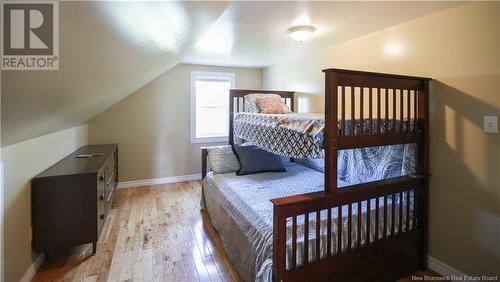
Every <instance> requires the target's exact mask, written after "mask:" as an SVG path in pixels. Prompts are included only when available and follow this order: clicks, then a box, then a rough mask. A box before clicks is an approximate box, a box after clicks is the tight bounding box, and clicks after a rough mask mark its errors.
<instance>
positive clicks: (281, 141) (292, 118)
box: [233, 112, 414, 159]
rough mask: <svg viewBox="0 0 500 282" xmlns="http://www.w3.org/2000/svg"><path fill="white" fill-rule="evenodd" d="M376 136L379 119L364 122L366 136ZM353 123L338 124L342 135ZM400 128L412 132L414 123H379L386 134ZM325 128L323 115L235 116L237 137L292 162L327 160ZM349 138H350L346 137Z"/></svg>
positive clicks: (359, 126) (356, 127)
mask: <svg viewBox="0 0 500 282" xmlns="http://www.w3.org/2000/svg"><path fill="white" fill-rule="evenodd" d="M370 123H371V126H372V129H373V130H372V132H377V128H378V126H379V125H378V123H379V121H378V119H372V120H371V121H370V120H369V119H365V120H364V121H363V132H365V133H367V132H370V130H369V129H370ZM354 124H355V128H354V132H355V134H356V135H359V133H360V129H361V120H359V119H356V120H355V121H354ZM351 125H352V122H351V120H346V121H345V126H342V124H341V122H339V123H338V126H337V127H338V132H339V134H340V133H341V132H342V130H345V132H346V133H349V132H351ZM401 126H403V127H404V126H409V127H410V130H412V129H413V126H414V123H413V121H410V122H408V123H406V122H401V121H400V120H396V124H393V121H392V120H388V121H387V122H386V121H385V119H381V120H380V131H381V132H382V133H383V132H385V131H386V129H387V128H390V129H392V128H393V129H395V130H399V128H400V127H401ZM324 128H325V117H324V115H323V114H308V113H291V114H260V113H248V112H239V113H236V114H235V115H234V121H233V132H234V136H236V137H237V138H240V139H243V140H245V141H249V142H252V143H253V144H255V145H257V146H259V147H261V148H262V149H264V150H266V151H269V152H272V153H275V154H278V155H282V156H287V157H290V158H298V159H319V158H323V157H324V153H323V132H324ZM347 135H348V134H347Z"/></svg>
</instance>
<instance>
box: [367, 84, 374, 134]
mask: <svg viewBox="0 0 500 282" xmlns="http://www.w3.org/2000/svg"><path fill="white" fill-rule="evenodd" d="M368 98H369V99H370V100H368V118H369V119H370V128H369V131H368V134H369V135H373V88H371V87H370V91H369V95H368Z"/></svg>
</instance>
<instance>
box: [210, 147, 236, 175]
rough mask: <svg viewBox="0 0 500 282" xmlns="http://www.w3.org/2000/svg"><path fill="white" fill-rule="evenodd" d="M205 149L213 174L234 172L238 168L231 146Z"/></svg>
mask: <svg viewBox="0 0 500 282" xmlns="http://www.w3.org/2000/svg"><path fill="white" fill-rule="evenodd" d="M207 151H208V161H209V163H210V167H211V168H212V172H213V173H214V174H217V173H225V172H236V171H238V170H239V169H240V162H239V161H238V159H237V158H236V156H235V155H234V152H233V149H232V148H231V146H229V145H226V146H212V147H207Z"/></svg>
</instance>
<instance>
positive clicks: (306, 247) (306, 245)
mask: <svg viewBox="0 0 500 282" xmlns="http://www.w3.org/2000/svg"><path fill="white" fill-rule="evenodd" d="M307 264H309V213H305V214H304V261H303V265H307Z"/></svg>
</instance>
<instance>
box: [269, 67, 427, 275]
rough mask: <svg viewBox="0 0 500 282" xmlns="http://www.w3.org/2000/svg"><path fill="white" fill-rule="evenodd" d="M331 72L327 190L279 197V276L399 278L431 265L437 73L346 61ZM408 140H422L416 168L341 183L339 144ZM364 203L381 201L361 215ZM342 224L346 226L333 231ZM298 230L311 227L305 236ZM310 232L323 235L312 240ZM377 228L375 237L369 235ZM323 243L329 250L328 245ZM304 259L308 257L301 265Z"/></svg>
mask: <svg viewBox="0 0 500 282" xmlns="http://www.w3.org/2000/svg"><path fill="white" fill-rule="evenodd" d="M324 72H325V76H326V83H325V87H326V91H325V137H324V140H325V141H324V148H325V191H324V192H318V193H312V194H305V195H297V196H291V197H286V198H280V199H273V200H272V202H273V204H274V219H273V220H274V232H273V243H274V244H273V275H274V278H275V281H300V280H301V279H304V278H305V277H311V276H308V275H314V276H315V277H316V278H317V279H316V280H324V279H326V278H328V279H332V278H341V279H349V280H359V281H363V280H366V279H369V280H396V279H398V278H400V277H402V276H405V275H410V274H412V273H413V272H415V271H417V270H418V269H423V268H425V267H426V257H427V241H426V238H427V235H426V234H427V194H428V175H429V165H428V128H429V127H428V112H429V110H428V93H429V80H430V79H429V78H420V77H411V76H401V75H392V74H381V73H371V72H361V71H350V70H339V69H328V70H324ZM407 143H416V145H417V162H416V173H415V175H412V176H401V177H396V178H391V179H385V180H380V181H375V182H370V183H365V184H359V185H353V186H349V187H344V188H338V187H337V156H338V151H339V150H348V149H356V148H365V147H375V146H386V145H395V144H407ZM394 202H396V203H397V205H395V204H393V203H394ZM372 206H373V207H377V208H375V209H373V208H372ZM361 207H362V208H364V209H367V208H368V210H370V208H371V209H373V210H374V211H373V212H374V214H372V212H365V215H364V216H365V218H362V219H360V218H359V217H363V215H362V213H361V214H360V212H361V211H362V210H361ZM405 211H406V212H405ZM342 212H346V213H347V215H346V214H344V215H342ZM353 214H355V215H356V216H355V217H358V218H357V219H356V218H355V217H353V216H352V215H353ZM322 218H326V220H322ZM353 218H354V220H353ZM370 218H371V219H370ZM388 218H389V219H390V221H389V220H388ZM394 218H396V220H392V219H394ZM398 218H400V219H402V220H399V221H398ZM405 218H406V219H407V220H405ZM346 219H347V220H346ZM370 220H371V221H370ZM317 221H319V222H321V224H319V225H318V224H316V222H317ZM334 221H335V222H336V223H335V224H336V225H335V224H334ZM299 222H300V223H301V224H299ZM353 222H356V224H355V226H354V228H353ZM363 222H364V225H363V224H361V223H363ZM342 225H346V227H345V228H347V229H345V228H344V229H345V230H344V231H345V232H346V234H343V232H338V230H337V232H336V233H335V232H332V228H334V227H335V226H342ZM311 226H313V227H312V228H311ZM324 226H326V229H325V227H324ZM406 226H409V228H407V227H406ZM299 227H300V228H299ZM299 229H300V230H299ZM360 229H361V232H358V231H357V230H360ZM298 230H299V231H300V232H301V233H300V234H305V235H304V236H302V238H300V237H299V233H297V232H298ZM353 230H356V231H355V232H353ZM308 234H309V235H311V236H315V238H313V239H312V240H309V238H308V237H307V236H308ZM322 234H323V235H322ZM336 234H338V235H336ZM353 236H354V237H355V238H354V237H353ZM370 236H372V237H373V240H372V239H370V240H366V238H370ZM333 237H335V239H336V241H335V242H334V240H333ZM358 237H360V238H358ZM361 238H364V240H361ZM287 241H288V242H287ZM312 242H314V244H313V243H312ZM315 242H323V243H320V244H316V243H315ZM324 242H326V243H324ZM363 242H364V243H363ZM321 244H324V245H325V246H323V247H324V248H326V250H327V252H326V253H321V252H320V249H321V248H320V247H321ZM335 244H336V247H335V248H334V247H332V246H333V245H335ZM311 245H314V247H312V246H311ZM298 250H299V251H298ZM337 250H340V252H339V251H337ZM313 254H314V257H313V258H312V257H310V256H312V255H313ZM288 255H290V256H291V257H288ZM299 255H300V256H299ZM298 257H299V259H297V258H298ZM300 259H302V261H303V263H301V264H300V265H298V262H300ZM381 259H383V260H386V261H383V262H382V263H381V262H380V260H381ZM287 261H288V265H287ZM368 261H369V262H370V263H367V262H368ZM362 262H363V263H362ZM356 269H363V271H357V270H356Z"/></svg>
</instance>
